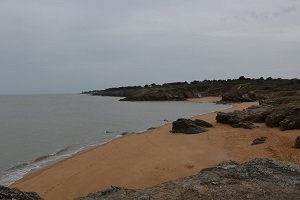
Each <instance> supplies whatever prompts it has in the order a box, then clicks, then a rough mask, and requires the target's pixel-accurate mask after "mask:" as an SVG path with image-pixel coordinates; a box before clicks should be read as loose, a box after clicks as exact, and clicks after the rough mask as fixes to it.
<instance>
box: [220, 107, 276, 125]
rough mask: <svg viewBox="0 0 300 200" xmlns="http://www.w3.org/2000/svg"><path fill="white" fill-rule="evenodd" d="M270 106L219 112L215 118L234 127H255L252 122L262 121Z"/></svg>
mask: <svg viewBox="0 0 300 200" xmlns="http://www.w3.org/2000/svg"><path fill="white" fill-rule="evenodd" d="M272 108H273V107H272V106H267V105H264V106H251V107H249V108H247V109H244V110H241V111H234V112H229V113H223V112H219V113H218V114H217V117H216V120H217V122H218V123H224V124H229V125H231V126H232V127H234V128H246V129H252V128H255V126H254V124H253V123H252V122H254V123H262V122H264V121H265V120H266V118H267V117H268V116H269V114H270V113H271V111H272Z"/></svg>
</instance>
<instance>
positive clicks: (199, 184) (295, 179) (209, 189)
mask: <svg viewBox="0 0 300 200" xmlns="http://www.w3.org/2000/svg"><path fill="white" fill-rule="evenodd" d="M299 196H300V166H297V165H293V164H290V163H288V162H282V161H275V160H270V159H255V160H252V161H249V162H246V163H244V164H238V163H237V162H234V161H225V162H223V163H221V164H219V165H217V166H215V167H212V168H207V169H204V170H202V171H201V172H199V173H198V174H196V175H194V176H188V177H184V178H180V179H177V180H174V181H169V182H165V183H162V184H159V185H156V186H153V187H149V188H145V189H126V188H121V187H112V188H111V189H108V190H104V191H100V192H97V193H94V194H89V195H88V196H87V197H82V198H79V199H80V200H101V199H103V200H104V199H105V200H117V199H124V200H129V199H189V200H190V199H191V200H193V199H201V200H217V199H218V200H219V199H224V200H225V199H232V200H235V199H253V200H254V199H255V200H274V199H282V200H285V199H289V200H290V199H291V200H296V199H297V200H298V199H299Z"/></svg>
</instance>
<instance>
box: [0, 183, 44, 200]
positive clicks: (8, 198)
mask: <svg viewBox="0 0 300 200" xmlns="http://www.w3.org/2000/svg"><path fill="white" fill-rule="evenodd" d="M0 200H41V197H39V195H38V194H37V193H35V192H22V191H21V190H18V189H15V188H13V189H11V188H8V187H4V186H0Z"/></svg>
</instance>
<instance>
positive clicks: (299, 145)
mask: <svg viewBox="0 0 300 200" xmlns="http://www.w3.org/2000/svg"><path fill="white" fill-rule="evenodd" d="M294 148H297V149H300V136H298V137H297V138H296V140H295V145H294Z"/></svg>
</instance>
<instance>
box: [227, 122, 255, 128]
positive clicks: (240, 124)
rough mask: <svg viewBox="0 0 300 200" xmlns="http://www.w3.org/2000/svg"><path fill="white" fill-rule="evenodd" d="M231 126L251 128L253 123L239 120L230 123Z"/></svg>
mask: <svg viewBox="0 0 300 200" xmlns="http://www.w3.org/2000/svg"><path fill="white" fill-rule="evenodd" d="M231 126H232V127H233V128H244V129H253V128H255V126H254V124H253V123H251V122H239V123H236V124H232V125H231Z"/></svg>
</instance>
